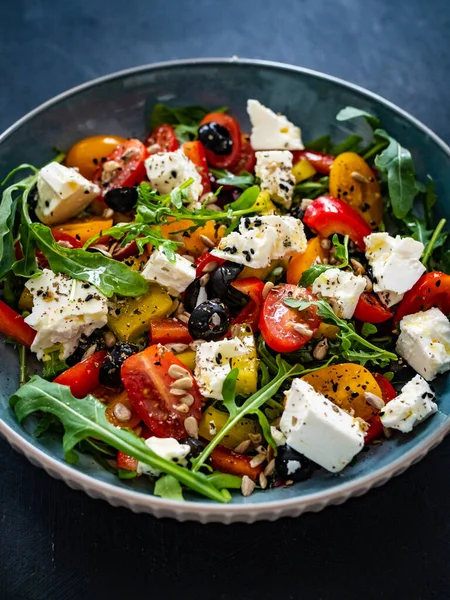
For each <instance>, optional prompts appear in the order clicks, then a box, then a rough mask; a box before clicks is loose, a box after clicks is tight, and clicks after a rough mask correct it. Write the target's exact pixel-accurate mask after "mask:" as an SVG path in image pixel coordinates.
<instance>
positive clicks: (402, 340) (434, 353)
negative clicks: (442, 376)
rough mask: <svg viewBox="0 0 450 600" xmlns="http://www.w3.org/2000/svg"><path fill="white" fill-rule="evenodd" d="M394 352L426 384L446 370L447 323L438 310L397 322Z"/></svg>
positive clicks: (449, 361)
mask: <svg viewBox="0 0 450 600" xmlns="http://www.w3.org/2000/svg"><path fill="white" fill-rule="evenodd" d="M397 352H398V354H400V356H402V357H403V358H404V359H405V360H406V361H407V362H408V363H409V364H410V365H411V367H412V368H413V369H415V370H416V371H417V372H418V373H420V374H421V375H422V377H424V378H425V379H426V380H427V381H431V380H433V379H434V378H435V377H436V376H437V375H438V374H439V373H445V372H446V371H448V370H449V369H450V322H449V320H448V319H447V317H446V316H445V315H444V313H442V312H441V311H440V310H439V309H438V308H430V309H429V310H426V311H424V312H418V313H415V314H413V315H407V316H406V317H403V319H402V320H401V321H400V336H399V338H398V340H397Z"/></svg>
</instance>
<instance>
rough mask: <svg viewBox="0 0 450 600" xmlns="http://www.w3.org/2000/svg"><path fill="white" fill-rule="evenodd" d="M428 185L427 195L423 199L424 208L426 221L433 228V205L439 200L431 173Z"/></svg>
mask: <svg viewBox="0 0 450 600" xmlns="http://www.w3.org/2000/svg"><path fill="white" fill-rule="evenodd" d="M427 180H428V185H427V187H426V192H425V197H424V200H423V208H424V213H425V221H426V224H427V227H428V228H429V229H431V228H432V227H433V212H432V210H433V206H434V205H435V204H436V202H437V195H436V193H435V191H434V181H433V179H432V177H431V176H430V175H428V177H427Z"/></svg>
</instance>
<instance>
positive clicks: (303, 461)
mask: <svg viewBox="0 0 450 600" xmlns="http://www.w3.org/2000/svg"><path fill="white" fill-rule="evenodd" d="M315 468H316V464H315V463H313V462H312V460H309V458H306V456H303V454H300V453H299V452H297V451H296V450H294V449H293V448H291V447H290V446H288V445H287V444H285V445H284V446H278V454H277V457H276V459H275V470H276V473H277V475H278V476H279V477H281V479H283V480H285V481H288V480H290V481H305V480H306V479H309V478H310V477H311V475H312V474H313V471H314V470H315Z"/></svg>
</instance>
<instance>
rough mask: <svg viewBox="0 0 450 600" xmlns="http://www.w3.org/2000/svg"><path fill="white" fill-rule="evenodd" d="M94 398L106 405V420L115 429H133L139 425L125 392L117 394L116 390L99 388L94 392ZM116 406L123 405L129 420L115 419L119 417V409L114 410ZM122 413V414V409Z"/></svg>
mask: <svg viewBox="0 0 450 600" xmlns="http://www.w3.org/2000/svg"><path fill="white" fill-rule="evenodd" d="M94 396H95V397H96V398H98V399H99V400H100V402H104V403H105V404H106V405H107V406H106V411H105V415H106V418H107V419H108V421H109V422H110V423H112V424H113V425H115V426H116V427H128V429H134V428H135V427H136V425H138V424H139V423H140V421H141V418H140V417H139V415H138V414H137V413H136V412H135V410H134V408H133V405H132V404H131V402H130V399H129V398H128V394H127V392H126V390H122V391H120V392H117V391H116V390H110V389H108V388H101V389H100V390H97V391H96V392H94ZM117 404H123V406H125V408H127V409H128V410H129V415H130V418H129V419H123V418H119V419H118V418H117V415H119V417H120V412H119V409H116V406H117ZM120 408H122V407H120ZM122 412H124V411H123V409H122Z"/></svg>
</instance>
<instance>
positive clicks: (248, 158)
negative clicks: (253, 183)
mask: <svg viewBox="0 0 450 600" xmlns="http://www.w3.org/2000/svg"><path fill="white" fill-rule="evenodd" d="M241 143H242V146H241V156H240V158H239V162H238V163H237V165H236V166H235V167H233V170H232V173H234V174H235V175H239V174H240V173H242V171H246V172H247V173H253V171H254V170H255V165H256V155H255V151H254V150H253V148H252V146H251V144H250V140H249V139H248V136H247V135H245V134H242V139H241Z"/></svg>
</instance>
